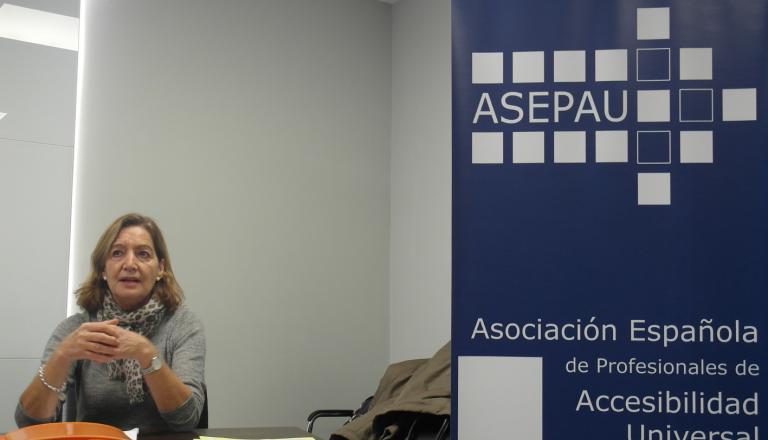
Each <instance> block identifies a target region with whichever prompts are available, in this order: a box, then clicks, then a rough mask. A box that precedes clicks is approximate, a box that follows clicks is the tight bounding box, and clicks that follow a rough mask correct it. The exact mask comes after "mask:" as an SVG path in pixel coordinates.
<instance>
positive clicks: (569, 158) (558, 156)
mask: <svg viewBox="0 0 768 440" xmlns="http://www.w3.org/2000/svg"><path fill="white" fill-rule="evenodd" d="M586 162H587V132H585V131H556V132H555V163H586Z"/></svg>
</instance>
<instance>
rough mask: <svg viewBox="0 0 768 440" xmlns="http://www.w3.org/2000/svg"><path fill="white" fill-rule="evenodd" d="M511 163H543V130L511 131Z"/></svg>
mask: <svg viewBox="0 0 768 440" xmlns="http://www.w3.org/2000/svg"><path fill="white" fill-rule="evenodd" d="M512 163H544V132H543V131H516V132H514V133H512Z"/></svg>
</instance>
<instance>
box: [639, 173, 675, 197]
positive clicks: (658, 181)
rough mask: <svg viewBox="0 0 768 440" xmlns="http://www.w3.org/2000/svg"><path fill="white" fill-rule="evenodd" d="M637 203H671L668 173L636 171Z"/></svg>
mask: <svg viewBox="0 0 768 440" xmlns="http://www.w3.org/2000/svg"><path fill="white" fill-rule="evenodd" d="M637 204H638V205H671V204H672V191H671V178H670V174H669V173H637Z"/></svg>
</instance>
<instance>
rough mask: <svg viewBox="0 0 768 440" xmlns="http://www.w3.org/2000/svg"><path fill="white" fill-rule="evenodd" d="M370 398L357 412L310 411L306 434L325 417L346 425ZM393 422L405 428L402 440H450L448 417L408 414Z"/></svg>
mask: <svg viewBox="0 0 768 440" xmlns="http://www.w3.org/2000/svg"><path fill="white" fill-rule="evenodd" d="M369 401H370V398H369V399H368V400H366V402H364V404H363V407H361V408H360V409H358V410H357V411H352V410H351V409H319V410H316V411H312V412H311V413H310V414H309V416H307V432H309V433H310V434H311V433H312V429H313V428H314V425H315V421H316V420H317V419H319V418H325V417H341V418H346V419H347V420H346V421H345V423H348V422H349V421H351V420H352V419H354V418H355V417H356V416H358V415H360V414H362V413H364V411H363V412H361V409H364V410H367V405H366V404H367V403H368V402H369ZM392 418H393V421H397V422H398V423H399V424H400V425H401V426H405V427H407V428H406V429H407V433H406V434H405V436H404V437H399V438H403V439H404V440H451V417H450V416H437V415H432V414H419V415H414V414H410V415H409V416H406V417H403V418H400V420H397V419H398V417H397V416H396V415H394V417H392Z"/></svg>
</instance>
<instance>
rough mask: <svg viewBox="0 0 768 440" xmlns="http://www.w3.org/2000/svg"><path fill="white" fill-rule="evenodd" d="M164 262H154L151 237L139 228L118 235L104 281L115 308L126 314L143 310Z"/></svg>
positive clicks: (107, 264) (155, 259)
mask: <svg viewBox="0 0 768 440" xmlns="http://www.w3.org/2000/svg"><path fill="white" fill-rule="evenodd" d="M164 268H165V262H164V261H159V260H158V259H157V254H156V253H155V246H154V245H153V243H152V236H150V235H149V232H147V230H146V229H144V228H143V227H141V226H129V227H127V228H124V229H123V230H121V231H120V233H119V234H118V235H117V238H116V239H115V242H114V243H113V244H112V248H111V249H110V250H109V254H107V261H106V264H105V267H104V274H103V277H104V278H105V279H106V281H107V285H108V286H109V290H110V291H112V297H113V298H114V299H115V302H116V303H117V305H119V306H120V308H122V309H123V310H125V311H130V310H134V309H137V308H139V307H141V306H143V305H144V304H145V303H146V302H147V300H149V294H150V293H151V292H152V287H154V285H155V282H157V279H158V277H159V276H161V275H162V273H163V270H164Z"/></svg>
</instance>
